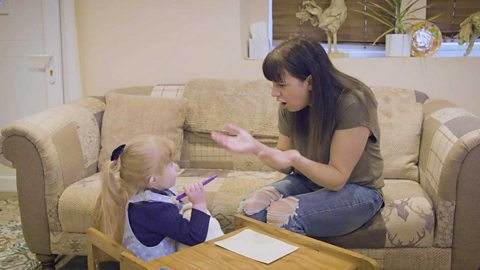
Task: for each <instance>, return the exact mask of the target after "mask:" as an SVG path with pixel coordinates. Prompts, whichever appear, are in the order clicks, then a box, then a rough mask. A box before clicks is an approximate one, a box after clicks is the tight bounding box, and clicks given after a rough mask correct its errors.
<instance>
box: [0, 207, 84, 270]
mask: <svg viewBox="0 0 480 270" xmlns="http://www.w3.org/2000/svg"><path fill="white" fill-rule="evenodd" d="M55 268H56V269H57V270H61V269H65V270H66V269H69V270H83V269H87V259H86V257H85V256H65V257H62V258H59V260H58V261H57V263H56V265H55ZM4 269H9V270H40V269H42V267H41V266H40V262H39V261H37V260H36V258H35V254H33V253H32V252H30V250H28V247H27V245H26V243H25V240H24V239H23V234H22V226H21V223H20V212H19V209H18V200H17V199H15V198H12V199H1V200H0V270H4Z"/></svg>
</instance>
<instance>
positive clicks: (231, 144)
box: [212, 124, 262, 154]
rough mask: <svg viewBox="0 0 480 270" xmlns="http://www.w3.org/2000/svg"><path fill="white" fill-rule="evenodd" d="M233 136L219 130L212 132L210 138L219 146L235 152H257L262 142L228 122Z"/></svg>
mask: <svg viewBox="0 0 480 270" xmlns="http://www.w3.org/2000/svg"><path fill="white" fill-rule="evenodd" d="M227 128H228V130H230V131H231V132H232V133H233V134H235V135H234V136H229V135H225V134H222V133H219V132H212V139H213V140H214V141H215V142H217V143H218V144H219V145H220V146H222V147H224V148H226V149H228V150H230V151H232V152H236V153H252V154H257V153H258V152H259V151H260V149H261V148H262V144H261V143H260V142H258V141H257V140H255V139H254V138H253V137H252V135H250V133H248V132H247V131H246V130H244V129H242V128H239V127H237V126H235V125H232V124H228V125H227Z"/></svg>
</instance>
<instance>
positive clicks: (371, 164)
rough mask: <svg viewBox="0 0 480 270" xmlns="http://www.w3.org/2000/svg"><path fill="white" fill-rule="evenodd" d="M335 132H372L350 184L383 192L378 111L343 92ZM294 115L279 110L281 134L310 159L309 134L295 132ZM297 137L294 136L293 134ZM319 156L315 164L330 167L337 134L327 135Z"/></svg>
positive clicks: (321, 144)
mask: <svg viewBox="0 0 480 270" xmlns="http://www.w3.org/2000/svg"><path fill="white" fill-rule="evenodd" d="M334 113H335V126H334V130H342V129H350V128H355V127H360V126H364V127H367V128H368V129H369V130H370V136H369V138H368V141H367V145H366V146H365V150H364V151H363V153H362V155H361V156H360V159H359V161H358V163H357V165H356V166H355V168H354V169H353V171H352V174H351V175H350V179H349V180H348V182H349V183H356V184H360V185H365V186H369V187H372V188H377V189H380V188H382V187H383V186H384V182H383V177H382V171H383V159H382V156H381V154H380V129H379V127H378V117H377V109H376V106H375V105H374V104H371V103H369V102H367V104H364V103H362V101H360V99H359V98H358V97H357V96H356V95H355V94H354V93H352V92H351V91H343V92H342V94H341V95H340V96H339V99H338V102H337V109H336V111H335V112H334ZM291 115H292V114H289V113H287V111H286V110H284V109H280V110H279V117H278V128H279V131H280V133H281V134H283V135H284V136H287V137H289V138H291V139H292V143H293V148H294V149H296V150H297V151H299V152H300V154H302V156H307V152H308V151H307V143H308V140H307V136H308V132H307V131H303V132H302V131H299V130H292V129H291V123H292V120H291ZM292 133H293V134H292ZM323 137H324V138H323V139H322V142H319V144H318V146H317V147H320V149H321V150H320V151H319V153H320V154H319V156H317V157H314V158H313V160H314V161H317V162H320V163H323V164H328V163H329V159H330V144H331V142H332V137H333V134H324V135H323Z"/></svg>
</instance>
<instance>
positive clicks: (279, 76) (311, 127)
mask: <svg viewBox="0 0 480 270" xmlns="http://www.w3.org/2000/svg"><path fill="white" fill-rule="evenodd" d="M262 68H263V74H264V76H265V78H266V79H267V80H269V81H273V82H277V83H283V82H285V79H284V78H285V72H288V73H289V74H290V75H291V76H293V77H295V78H297V79H299V80H301V81H305V80H306V79H307V78H308V76H310V75H311V80H312V81H311V84H312V91H311V92H310V106H307V107H305V108H304V109H302V110H300V111H298V112H287V115H289V116H290V118H291V119H292V126H291V134H292V136H293V135H294V134H295V133H297V132H300V133H304V134H306V135H307V136H308V144H307V146H308V153H307V156H308V157H309V158H310V159H315V160H316V159H318V157H319V156H318V152H319V150H320V149H319V147H315V146H316V145H318V144H319V143H320V142H321V141H322V139H323V138H324V137H323V136H326V137H327V138H328V137H331V136H332V135H333V132H334V127H335V112H336V110H337V105H338V104H337V101H338V98H339V96H340V94H341V93H342V91H352V92H353V93H354V94H355V95H356V96H357V97H358V98H359V99H360V100H361V101H362V102H363V103H364V104H366V103H367V102H373V104H375V105H376V101H375V98H374V97H373V93H372V92H371V90H370V88H368V87H367V86H366V85H365V84H363V83H362V82H360V81H359V80H357V79H355V78H353V77H351V76H349V75H347V74H345V73H342V72H340V71H338V70H337V69H336V68H335V67H334V66H333V64H332V62H331V61H330V59H329V58H328V55H327V53H326V52H325V50H324V49H323V47H322V46H321V45H320V43H318V42H315V41H313V40H311V39H309V38H306V37H294V38H291V39H289V40H287V41H285V42H283V43H282V44H280V45H279V46H277V47H276V48H275V49H274V50H273V51H271V52H270V53H269V54H268V55H267V57H266V58H265V60H264V61H263V66H262ZM366 99H368V100H366ZM324 158H328V157H323V158H322V159H324ZM319 161H320V162H326V161H327V160H319Z"/></svg>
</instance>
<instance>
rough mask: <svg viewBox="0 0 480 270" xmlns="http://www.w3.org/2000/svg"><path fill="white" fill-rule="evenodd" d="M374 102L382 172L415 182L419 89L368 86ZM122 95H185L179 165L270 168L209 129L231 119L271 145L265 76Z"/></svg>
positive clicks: (273, 108) (271, 111)
mask: <svg viewBox="0 0 480 270" xmlns="http://www.w3.org/2000/svg"><path fill="white" fill-rule="evenodd" d="M372 90H373V92H374V94H375V97H376V98H377V101H378V117H379V124H380V130H381V135H380V148H381V151H382V155H383V158H384V177H385V178H387V179H410V180H415V181H418V153H419V145H420V136H421V126H422V120H423V113H422V105H421V104H422V103H424V102H425V100H426V99H427V98H428V97H427V96H426V95H425V94H424V93H422V92H419V91H416V90H411V89H402V88H397V87H372ZM114 92H118V93H122V94H140V95H152V96H162V97H169V98H185V99H186V100H187V104H188V111H187V116H186V119H185V125H184V139H183V145H182V147H181V149H182V151H181V157H180V160H179V163H180V166H181V167H184V168H210V169H235V170H263V171H268V170H271V169H270V168H268V167H267V166H265V165H263V164H262V163H261V162H260V161H258V159H256V158H254V157H252V156H250V155H243V154H235V153H231V152H229V151H226V150H224V149H223V148H221V147H219V146H218V145H217V144H216V143H215V142H213V140H212V139H211V138H210V132H211V131H221V132H226V128H225V125H226V124H227V123H234V124H237V125H239V126H241V127H242V128H245V129H246V130H248V131H249V132H251V133H252V135H253V136H254V137H255V138H256V139H258V140H259V141H261V142H263V143H265V144H267V145H269V146H272V147H273V146H275V145H276V139H277V137H278V129H277V121H278V117H277V108H278V104H277V102H276V100H275V99H274V98H272V97H271V96H270V92H271V83H270V82H268V81H266V80H220V79H194V80H190V81H188V82H187V83H186V84H185V86H182V85H160V86H155V87H153V86H148V87H132V88H124V89H118V90H115V91H114Z"/></svg>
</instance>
